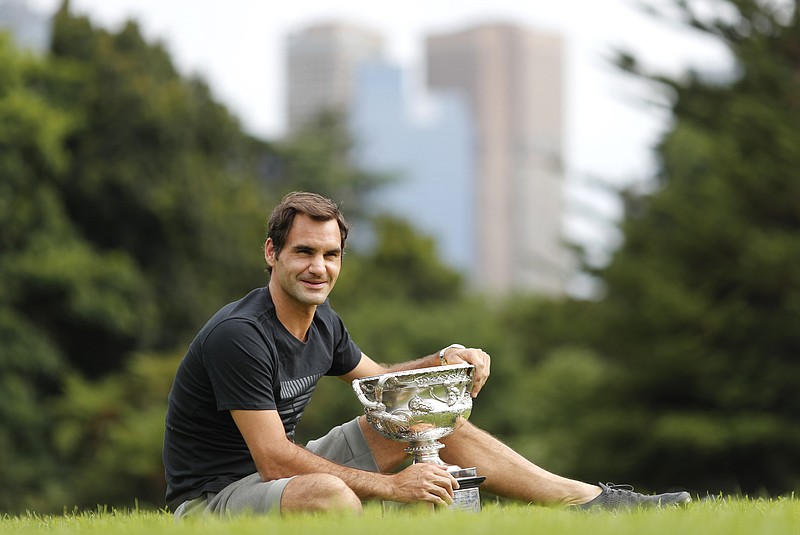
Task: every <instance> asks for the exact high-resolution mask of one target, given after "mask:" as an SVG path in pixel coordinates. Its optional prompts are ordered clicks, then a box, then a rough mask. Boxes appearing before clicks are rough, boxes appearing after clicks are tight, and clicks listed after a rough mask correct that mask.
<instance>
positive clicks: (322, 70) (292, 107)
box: [286, 23, 384, 132]
mask: <svg viewBox="0 0 800 535" xmlns="http://www.w3.org/2000/svg"><path fill="white" fill-rule="evenodd" d="M383 53H384V52H383V37H382V36H381V35H380V34H379V33H378V32H375V31H373V30H371V29H369V28H366V27H363V26H359V25H355V24H344V23H323V24H316V25H313V26H309V27H307V28H304V29H301V30H299V31H297V32H294V33H292V34H291V35H289V38H288V41H287V54H286V109H287V130H288V131H289V132H293V131H296V130H297V129H298V128H300V127H302V126H303V125H305V124H307V123H308V122H309V121H311V120H313V119H314V118H315V117H316V116H318V115H319V114H320V113H322V112H325V111H336V112H346V111H347V107H348V104H349V102H350V99H351V97H352V94H353V83H354V81H355V72H356V70H357V69H358V67H359V65H362V64H363V63H366V62H369V61H373V60H379V59H381V58H382V57H383Z"/></svg>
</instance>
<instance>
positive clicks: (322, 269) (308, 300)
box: [264, 214, 342, 305]
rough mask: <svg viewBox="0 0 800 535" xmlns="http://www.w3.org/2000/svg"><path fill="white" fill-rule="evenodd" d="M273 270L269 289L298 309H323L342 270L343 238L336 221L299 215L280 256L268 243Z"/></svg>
mask: <svg viewBox="0 0 800 535" xmlns="http://www.w3.org/2000/svg"><path fill="white" fill-rule="evenodd" d="M264 256H265V259H266V261H267V264H268V265H270V266H271V267H272V276H271V281H272V282H275V283H276V284H272V282H271V283H270V289H271V291H273V292H281V294H282V296H283V297H284V298H288V299H289V300H291V301H294V303H295V304H298V305H321V304H322V303H323V302H325V299H327V297H328V294H329V293H331V290H333V287H334V285H335V284H336V279H337V278H338V277H339V270H340V269H341V267H342V235H341V233H340V231H339V225H338V223H337V222H336V220H333V219H332V220H330V221H315V220H313V219H311V218H310V217H308V216H306V215H304V214H297V215H296V216H295V218H294V221H293V222H292V227H291V229H290V230H289V235H288V236H287V238H286V243H285V244H284V246H283V248H282V249H281V250H280V251H279V252H278V251H276V250H275V247H274V245H273V243H272V239H271V238H270V239H267V243H266V246H265V248H264Z"/></svg>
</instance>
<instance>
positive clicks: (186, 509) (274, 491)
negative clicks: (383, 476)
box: [175, 418, 378, 520]
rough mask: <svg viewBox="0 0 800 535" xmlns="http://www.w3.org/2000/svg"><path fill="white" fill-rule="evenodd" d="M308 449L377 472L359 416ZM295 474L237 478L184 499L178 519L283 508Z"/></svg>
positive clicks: (345, 464)
mask: <svg viewBox="0 0 800 535" xmlns="http://www.w3.org/2000/svg"><path fill="white" fill-rule="evenodd" d="M306 449H308V450H309V451H311V452H313V453H316V454H317V455H319V456H320V457H324V458H326V459H328V460H329V461H332V462H335V463H337V464H341V465H344V466H349V467H350V468H358V469H360V470H368V471H370V472H377V471H378V465H377V463H376V462H375V458H374V457H373V456H372V451H370V449H369V446H368V445H367V439H366V438H364V433H363V432H362V431H361V427H359V425H358V418H355V419H353V420H350V421H349V422H347V423H345V424H343V425H340V426H337V427H334V428H333V429H331V430H330V432H328V434H327V435H325V436H324V437H322V438H318V439H316V440H312V441H310V442H309V443H308V444H306ZM291 479H292V478H291V477H287V478H283V479H275V480H273V481H261V476H260V475H259V474H258V473H255V474H250V475H249V476H247V477H245V478H242V479H240V480H239V481H235V482H233V483H231V484H230V485H228V486H227V487H225V488H224V489H222V490H221V491H219V492H217V493H213V492H207V493H205V495H203V496H200V497H199V498H195V499H193V500H189V501H186V502H183V503H182V504H181V505H180V506H178V508H177V509H176V510H175V520H180V519H181V518H183V517H185V516H187V515H196V514H199V513H208V514H216V515H235V514H238V513H244V512H249V513H269V512H270V511H279V510H280V504H281V495H282V494H283V489H285V488H286V484H287V483H289V481H290V480H291Z"/></svg>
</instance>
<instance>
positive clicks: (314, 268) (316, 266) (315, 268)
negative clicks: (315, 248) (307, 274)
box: [308, 255, 325, 273]
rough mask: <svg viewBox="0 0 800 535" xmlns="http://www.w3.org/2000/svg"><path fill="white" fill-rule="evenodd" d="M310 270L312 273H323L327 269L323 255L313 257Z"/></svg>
mask: <svg viewBox="0 0 800 535" xmlns="http://www.w3.org/2000/svg"><path fill="white" fill-rule="evenodd" d="M308 270H309V271H311V272H312V273H323V272H324V271H325V259H324V258H323V257H322V255H316V256H314V257H313V258H312V259H311V264H310V265H309V266H308Z"/></svg>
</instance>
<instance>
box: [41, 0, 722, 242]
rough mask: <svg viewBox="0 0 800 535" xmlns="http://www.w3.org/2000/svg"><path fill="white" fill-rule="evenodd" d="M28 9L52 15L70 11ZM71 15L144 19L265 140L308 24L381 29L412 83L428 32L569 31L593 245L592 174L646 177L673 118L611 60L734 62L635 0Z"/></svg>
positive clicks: (120, 9)
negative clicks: (482, 25) (493, 24)
mask: <svg viewBox="0 0 800 535" xmlns="http://www.w3.org/2000/svg"><path fill="white" fill-rule="evenodd" d="M28 1H29V4H30V5H31V6H33V7H34V8H35V9H38V10H40V11H42V12H47V13H52V12H53V11H54V10H55V9H57V7H58V6H59V5H60V4H61V0H28ZM669 3H670V2H669V0H647V4H649V5H655V6H666V5H668V4H669ZM72 8H73V10H74V11H77V12H79V13H82V14H86V15H88V16H89V17H90V18H91V19H92V20H93V21H94V22H95V23H96V24H99V25H101V26H104V27H108V28H112V29H115V28H118V27H119V25H120V24H121V23H122V22H123V21H125V20H127V19H130V18H133V19H136V20H137V21H138V22H139V24H140V26H141V28H142V30H143V32H144V34H145V36H146V37H147V38H148V39H150V40H156V39H157V40H160V41H162V42H163V43H164V44H165V46H166V48H167V49H168V50H169V51H170V53H171V55H172V57H173V59H174V60H175V61H176V63H177V65H178V67H179V68H180V69H181V70H182V71H183V72H184V73H186V74H188V73H191V74H199V75H200V76H202V77H203V78H204V79H206V80H207V81H208V83H209V85H210V86H211V88H212V90H213V91H214V93H215V95H216V96H217V97H218V98H219V99H220V100H222V101H223V102H225V103H226V104H227V105H228V106H229V107H230V108H231V109H232V110H233V112H234V113H235V114H237V115H238V116H239V117H240V118H241V120H242V122H243V124H244V125H245V127H246V128H247V129H248V130H249V131H250V132H252V133H253V134H255V135H258V136H261V137H266V138H269V137H276V136H279V135H280V134H281V133H282V132H283V129H284V122H285V115H284V106H283V99H284V84H283V51H284V43H285V39H286V36H287V35H288V33H289V32H291V31H294V30H297V29H299V28H302V27H304V26H307V25H309V24H312V23H315V22H319V21H322V20H345V21H350V22H355V23H359V24H363V25H367V26H371V27H373V28H375V29H376V30H378V31H380V32H382V33H383V34H384V35H385V36H386V44H387V48H388V50H387V52H388V53H389V57H390V59H392V60H394V61H396V62H397V63H398V64H400V65H402V66H404V67H406V68H407V69H408V70H409V72H410V76H411V80H412V82H413V81H414V80H415V78H414V76H417V79H418V73H419V70H420V69H421V64H420V62H421V58H422V50H421V46H422V42H423V38H424V36H425V35H426V34H429V33H435V32H443V31H453V30H459V29H462V28H465V27H467V26H470V25H473V24H476V23H479V22H487V21H503V22H512V23H516V24H520V25H523V26H527V27H530V28H533V29H539V30H545V31H552V32H558V33H561V34H562V35H563V37H564V39H565V42H566V46H567V65H566V80H565V86H566V87H567V94H566V110H565V111H566V115H567V116H566V132H565V139H564V142H565V165H566V169H567V182H568V186H569V187H568V196H569V198H571V200H572V202H571V205H570V206H571V208H570V210H572V211H573V212H578V214H577V217H573V218H572V219H571V221H572V222H571V223H570V224H571V225H572V226H573V227H575V228H573V231H575V232H578V233H582V234H584V235H586V233H588V236H589V239H590V240H591V235H592V233H593V232H594V233H597V232H601V233H602V232H605V231H604V230H603V229H602V227H603V225H601V224H599V223H600V222H599V221H597V220H595V219H594V218H593V217H592V216H591V213H592V212H593V211H594V210H597V211H599V212H600V214H601V215H602V214H606V215H607V216H609V217H610V218H613V216H614V211H615V207H614V204H613V202H612V203H609V202H606V201H607V199H603V194H602V193H600V192H598V191H595V190H593V189H592V188H591V187H586V185H585V181H586V179H587V177H592V178H599V179H602V180H603V181H607V182H611V183H615V184H618V183H622V182H631V181H636V180H643V179H646V178H647V177H648V176H650V175H651V174H652V161H653V160H652V154H651V147H652V146H653V144H654V142H655V141H656V140H657V138H658V135H659V133H660V132H661V131H662V130H663V129H664V128H665V125H666V119H667V117H666V116H665V115H664V114H663V113H662V112H659V111H658V109H657V108H656V107H651V106H646V105H643V104H642V99H644V98H646V97H648V96H649V95H650V91H649V89H647V88H646V87H644V86H642V85H641V84H640V83H636V82H635V81H633V80H630V79H629V78H627V77H625V76H624V75H621V74H620V73H618V72H617V71H615V70H614V69H613V68H612V67H610V66H609V65H608V62H607V59H606V58H607V57H608V56H609V53H610V51H611V50H612V49H613V48H614V47H625V48H628V49H630V50H632V51H633V52H635V53H636V54H637V56H638V57H640V58H641V59H642V60H644V62H645V63H646V64H648V65H651V66H654V67H658V68H660V69H662V70H664V71H666V72H670V73H679V72H682V71H684V70H685V69H686V68H687V67H688V66H694V67H697V68H701V69H713V70H720V69H723V68H725V67H726V66H727V65H728V63H729V59H728V56H727V54H726V52H725V50H724V49H723V48H722V46H721V45H719V44H718V43H716V42H714V41H712V40H710V39H709V38H706V37H702V36H698V35H697V34H694V33H690V32H687V31H678V30H677V29H676V28H674V27H671V26H669V25H667V24H666V23H664V22H660V21H657V20H655V19H653V18H651V17H649V16H647V15H645V14H644V13H642V12H641V11H640V10H639V9H637V8H636V4H635V3H634V2H632V1H629V0H557V1H552V0H547V1H545V0H404V1H403V2H397V1H395V2H392V1H388V2H384V1H379V0H282V1H273V0H216V1H215V0H72ZM576 184H583V185H580V186H578V187H575V185H576ZM581 213H582V214H583V215H581ZM568 232H569V229H568ZM603 239H608V234H607V233H606V236H605V238H603Z"/></svg>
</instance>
